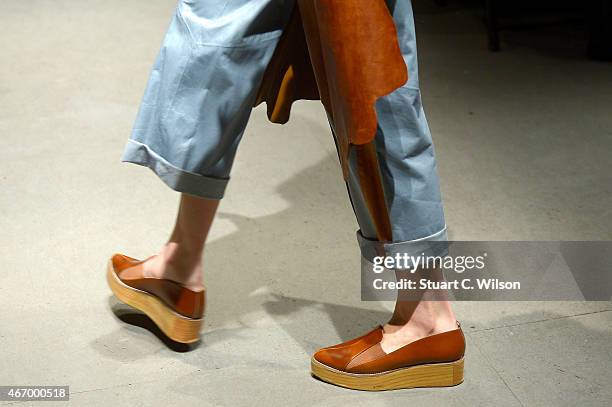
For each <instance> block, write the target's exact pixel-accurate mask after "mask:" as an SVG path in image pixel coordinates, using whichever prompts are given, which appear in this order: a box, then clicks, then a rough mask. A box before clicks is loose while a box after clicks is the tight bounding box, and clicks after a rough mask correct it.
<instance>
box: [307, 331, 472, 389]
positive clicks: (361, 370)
mask: <svg viewBox="0 0 612 407" xmlns="http://www.w3.org/2000/svg"><path fill="white" fill-rule="evenodd" d="M457 326H458V327H457V329H454V330H452V331H447V332H443V333H439V334H435V335H431V336H427V337H425V338H421V339H419V340H416V341H414V342H411V343H409V344H408V345H406V346H403V347H401V348H399V349H397V350H396V351H394V352H391V353H389V354H387V353H385V352H384V351H383V350H382V348H381V346H380V341H381V340H382V337H383V328H382V327H381V326H379V327H377V328H375V329H374V330H372V331H370V332H369V333H367V334H365V335H363V336H361V337H359V338H356V339H353V340H350V341H348V342H344V343H341V344H339V345H335V346H330V347H328V348H323V349H321V350H319V351H318V352H317V353H315V354H314V356H313V358H312V361H311V372H312V374H313V376H315V377H318V378H319V379H321V380H323V381H326V382H329V383H332V384H335V385H338V386H342V387H348V388H350V389H357V390H370V391H377V390H392V389H408V388H412V387H443V386H455V385H457V384H459V383H461V382H463V355H464V353H465V338H464V336H463V331H462V330H461V327H460V326H459V323H457Z"/></svg>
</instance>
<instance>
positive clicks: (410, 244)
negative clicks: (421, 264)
mask: <svg viewBox="0 0 612 407" xmlns="http://www.w3.org/2000/svg"><path fill="white" fill-rule="evenodd" d="M357 241H358V242H359V248H360V249H361V255H362V257H363V258H364V259H366V260H367V261H369V262H370V263H373V262H374V258H375V257H380V256H385V257H393V256H395V255H398V254H399V255H404V254H406V255H408V256H446V255H448V233H447V230H446V226H444V228H443V229H442V230H440V231H438V232H436V233H434V234H432V235H429V236H426V237H423V238H420V239H415V240H407V241H403V242H380V241H378V240H373V239H368V238H366V237H364V236H363V235H362V234H361V231H360V230H358V231H357Z"/></svg>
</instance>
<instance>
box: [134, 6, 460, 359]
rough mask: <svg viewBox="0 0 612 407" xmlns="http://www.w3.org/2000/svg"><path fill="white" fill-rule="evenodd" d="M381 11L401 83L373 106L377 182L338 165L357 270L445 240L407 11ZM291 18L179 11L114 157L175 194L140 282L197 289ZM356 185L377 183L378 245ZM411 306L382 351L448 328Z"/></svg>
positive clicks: (446, 313)
mask: <svg viewBox="0 0 612 407" xmlns="http://www.w3.org/2000/svg"><path fill="white" fill-rule="evenodd" d="M386 2H387V6H388V8H389V11H390V14H391V16H392V17H393V20H394V23H395V25H396V29H397V35H398V42H399V45H400V49H401V52H402V56H403V58H404V60H405V62H406V67H407V69H408V73H409V80H408V82H407V83H406V84H405V85H404V86H402V87H401V88H399V89H397V90H396V91H394V92H392V93H391V94H389V95H387V96H384V97H382V98H380V99H378V101H377V102H376V113H377V118H378V130H377V134H376V137H375V140H374V144H375V150H376V155H377V158H378V165H379V168H378V171H376V172H377V174H373V173H372V174H370V173H366V174H364V173H363V171H359V169H358V167H357V165H356V158H355V150H354V149H353V150H352V152H351V156H350V157H349V176H348V179H347V188H348V192H349V196H350V199H351V203H352V206H353V209H354V211H355V215H356V217H357V220H358V223H359V227H360V230H359V232H358V239H359V243H360V247H361V250H362V263H363V266H362V267H366V268H367V267H369V265H370V264H371V263H370V262H371V260H372V254H373V253H377V254H380V253H384V254H388V253H407V254H409V255H418V254H420V253H422V252H424V253H426V254H428V255H442V254H443V253H440V252H430V251H431V250H434V249H431V248H429V247H428V242H430V241H440V240H445V239H446V226H445V222H444V214H443V210H442V203H441V197H440V192H439V186H438V177H437V170H436V163H435V156H434V151H433V145H432V141H431V136H430V133H429V128H428V125H427V121H426V118H425V113H424V111H423V107H422V105H421V97H420V91H419V84H418V69H417V57H416V39H415V33H414V20H413V15H412V7H411V4H410V1H409V0H386ZM294 6H295V2H294V1H291V0H231V1H228V0H206V1H203V0H196V1H193V0H191V1H186V0H180V1H179V3H178V6H177V12H176V15H175V16H174V19H173V20H172V23H171V25H170V27H169V29H168V33H167V34H166V37H165V39H164V43H163V45H162V50H161V51H160V53H159V55H158V58H157V60H156V63H155V66H154V68H153V72H152V74H151V77H150V80H149V83H148V86H147V90H146V92H145V97H144V100H143V103H142V105H141V109H140V112H139V115H138V118H137V120H136V125H135V127H134V131H133V133H132V137H131V139H130V140H129V142H128V144H127V146H126V149H125V151H124V155H123V161H126V162H132V163H136V164H140V165H144V166H148V167H149V168H151V169H152V170H153V171H154V172H155V173H156V174H157V175H158V176H159V177H160V178H161V179H162V180H163V181H164V182H165V183H166V184H168V185H169V186H170V187H171V188H173V189H175V190H176V191H179V192H181V193H182V196H181V202H180V206H179V211H178V215H177V220H176V224H175V227H174V230H173V232H172V233H171V236H170V238H169V239H168V242H167V243H166V244H165V245H164V247H163V248H162V249H161V250H160V252H159V255H158V256H155V257H153V258H151V259H149V260H147V261H146V262H145V264H144V272H145V274H146V275H148V276H151V277H159V278H166V279H168V280H173V281H176V282H179V283H181V284H183V285H185V286H187V287H188V288H190V289H192V290H202V289H203V286H202V273H203V270H204V267H203V262H202V256H203V253H204V246H205V241H206V236H207V235H208V231H209V229H210V226H211V224H212V222H213V219H214V216H215V212H216V209H217V206H218V203H219V199H221V198H222V196H223V191H224V189H225V185H226V184H227V181H228V179H229V173H230V169H231V166H232V163H233V159H234V156H235V153H236V149H237V147H238V144H239V142H240V139H241V137H242V134H243V132H244V128H245V127H246V124H247V121H248V118H249V115H250V112H251V106H252V105H253V102H254V100H255V97H256V93H257V90H258V85H259V83H260V82H261V79H262V76H263V73H264V71H265V68H266V66H267V64H268V62H269V61H270V58H271V57H272V54H273V52H274V49H275V46H276V44H277V43H278V39H279V37H280V35H281V34H282V32H283V27H284V26H285V24H286V22H287V20H288V17H289V16H290V14H291V10H292V8H293V7H294ZM332 127H333V125H332ZM338 177H339V178H340V173H338ZM361 177H380V184H381V185H382V189H383V190H384V202H385V205H386V212H387V214H388V219H389V224H390V227H391V234H392V239H391V240H390V241H388V242H380V241H377V238H376V236H377V234H376V230H375V226H374V221H373V217H372V216H371V214H370V213H369V209H368V205H367V203H366V200H365V198H364V193H363V191H362V190H361V187H360V184H361V183H360V179H361ZM347 277H349V278H351V277H350V276H347ZM352 278H358V274H355V275H353V276H352ZM421 294H422V296H421V300H419V301H398V302H397V304H396V308H395V311H394V313H393V316H392V318H391V319H390V321H389V323H388V324H387V325H386V326H385V330H384V338H383V341H382V342H381V345H382V348H383V350H384V351H386V352H390V351H392V350H394V349H396V348H398V347H401V346H402V345H405V344H407V343H409V342H412V341H413V340H415V339H417V338H421V337H423V336H427V335H431V334H435V333H439V332H444V331H447V330H452V329H455V328H456V321H455V318H454V315H453V313H452V310H451V307H450V303H449V302H448V301H446V299H445V298H444V297H443V296H442V294H441V293H440V292H433V291H432V292H423V293H421Z"/></svg>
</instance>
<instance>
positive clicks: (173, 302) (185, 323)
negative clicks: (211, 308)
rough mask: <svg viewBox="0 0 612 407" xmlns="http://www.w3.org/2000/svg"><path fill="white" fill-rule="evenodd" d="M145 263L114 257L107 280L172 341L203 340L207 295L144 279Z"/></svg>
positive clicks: (110, 262) (118, 256) (171, 283)
mask: <svg viewBox="0 0 612 407" xmlns="http://www.w3.org/2000/svg"><path fill="white" fill-rule="evenodd" d="M144 261H145V260H137V259H134V258H132V257H129V256H126V255H123V254H115V255H114V256H113V257H111V259H110V260H109V262H108V268H107V272H106V279H107V281H108V285H109V286H110V288H111V290H112V291H113V293H114V294H115V296H116V297H117V298H118V299H119V300H120V301H122V302H124V303H126V304H128V305H130V306H132V307H134V308H136V309H138V310H140V311H142V312H144V313H145V314H146V315H147V316H148V317H149V318H151V319H152V320H153V322H155V324H156V325H157V326H158V327H159V328H160V329H161V330H162V332H163V333H164V334H166V335H167V336H168V337H169V338H170V339H172V340H174V341H176V342H181V343H192V342H196V341H197V340H198V339H200V327H201V326H202V321H203V319H202V317H203V315H204V302H205V295H204V291H193V290H190V289H189V288H187V287H184V286H182V285H181V284H179V283H177V282H174V281H170V280H164V279H160V278H151V277H145V276H144V275H143V268H142V264H143V263H144Z"/></svg>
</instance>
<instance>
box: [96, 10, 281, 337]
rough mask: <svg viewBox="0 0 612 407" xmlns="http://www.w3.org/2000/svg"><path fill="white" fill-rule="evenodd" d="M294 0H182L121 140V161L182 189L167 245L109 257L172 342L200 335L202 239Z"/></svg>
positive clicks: (129, 296)
mask: <svg viewBox="0 0 612 407" xmlns="http://www.w3.org/2000/svg"><path fill="white" fill-rule="evenodd" d="M292 6H293V4H292V2H291V1H285V0H235V1H231V2H228V1H225V0H196V1H189V2H187V1H179V2H178V5H177V8H176V14H175V16H174V18H173V20H172V22H171V24H170V26H169V28H168V32H167V34H166V36H165V38H164V42H163V44H162V48H161V50H160V52H159V54H158V57H157V60H156V62H155V65H154V67H153V70H152V73H151V76H150V78H149V82H148V85H147V88H146V91H145V96H144V99H143V102H142V104H141V106H140V111H139V113H138V117H137V119H136V124H135V125H134V129H133V132H132V135H131V137H130V139H129V140H128V143H127V145H126V147H125V150H124V153H123V157H122V161H124V162H131V163H135V164H139V165H143V166H147V167H149V168H150V169H151V170H153V171H154V172H155V174H156V175H158V176H159V177H160V179H161V180H162V181H164V182H165V183H166V184H167V185H168V186H169V187H171V188H172V189H174V190H175V191H177V192H181V193H182V194H181V200H180V206H179V210H178V214H177V218H176V222H175V225H174V230H173V232H172V233H171V236H170V237H169V239H168V241H167V242H166V244H165V245H164V246H163V247H162V248H161V250H160V251H159V252H158V253H157V255H154V256H150V257H148V258H147V259H145V260H137V259H134V258H131V257H129V256H126V255H122V254H117V255H115V256H113V257H112V259H111V262H110V266H111V267H109V272H108V273H107V276H108V281H109V285H110V286H111V289H112V290H113V292H114V293H115V295H116V296H117V297H118V298H119V299H120V300H122V301H124V302H126V303H128V304H129V305H132V306H134V307H136V308H139V309H141V310H142V311H143V312H145V313H146V314H147V315H149V316H150V317H151V318H152V319H153V320H154V321H155V322H156V323H157V325H158V326H159V327H160V328H161V329H162V331H163V332H164V333H166V334H167V335H168V336H169V337H171V338H172V339H174V340H176V341H179V342H193V341H194V340H197V337H198V336H199V327H200V325H201V320H202V315H203V312H204V298H205V296H204V287H203V281H202V280H203V278H202V256H203V250H204V244H205V241H206V237H207V236H208V232H209V230H210V227H211V224H212V222H213V218H214V216H215V212H216V210H217V207H218V204H219V200H220V199H221V198H222V197H223V194H224V191H225V188H226V185H227V183H228V181H229V174H230V170H231V167H232V164H233V161H234V157H235V154H236V150H237V147H238V144H239V142H240V140H241V138H242V134H243V132H244V129H245V127H246V124H247V121H248V119H249V116H250V114H251V110H252V106H253V103H254V102H255V98H256V94H257V91H258V89H259V85H260V83H261V80H262V77H263V74H264V71H265V69H266V67H267V65H268V63H269V61H270V59H271V57H272V54H273V52H274V49H275V47H276V44H277V42H278V39H279V37H280V36H281V34H282V32H283V27H284V25H285V23H286V21H287V19H288V17H289V15H290V12H291V10H292ZM143 292H144V293H143Z"/></svg>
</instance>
